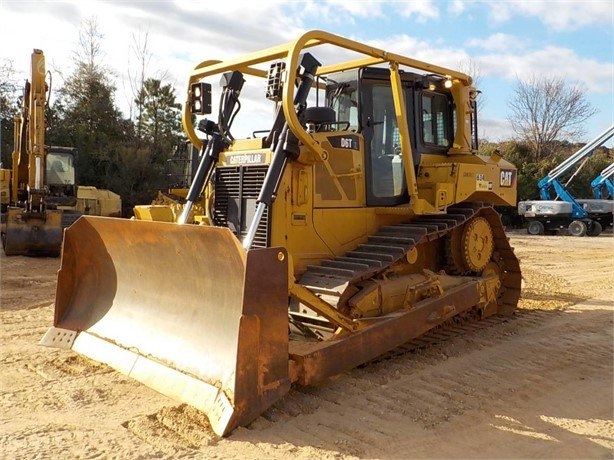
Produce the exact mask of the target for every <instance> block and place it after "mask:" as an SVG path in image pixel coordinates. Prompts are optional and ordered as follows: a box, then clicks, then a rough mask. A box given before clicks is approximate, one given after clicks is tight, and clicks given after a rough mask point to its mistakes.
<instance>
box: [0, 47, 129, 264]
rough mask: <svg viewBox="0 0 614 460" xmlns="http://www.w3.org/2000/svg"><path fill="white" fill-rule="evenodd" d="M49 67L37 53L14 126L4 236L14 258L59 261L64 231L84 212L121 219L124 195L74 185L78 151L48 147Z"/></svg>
mask: <svg viewBox="0 0 614 460" xmlns="http://www.w3.org/2000/svg"><path fill="white" fill-rule="evenodd" d="M45 69H46V67H45V56H44V54H43V52H42V51H41V50H37V49H35V50H34V51H33V53H32V57H31V70H32V72H31V79H30V80H28V81H26V84H25V87H24V95H23V101H22V107H21V110H20V112H19V113H18V114H17V115H16V117H15V122H14V142H13V146H14V148H13V154H12V169H11V170H2V182H1V184H2V189H1V190H2V228H1V230H0V233H1V237H2V245H3V248H4V252H5V253H6V255H9V256H11V255H27V256H54V257H57V256H58V255H59V254H60V251H61V247H62V234H63V231H64V228H66V227H68V226H70V225H71V224H72V223H73V222H74V221H75V220H76V219H78V218H79V216H81V215H82V214H92V215H101V216H115V217H120V216H121V199H120V197H119V195H117V194H115V193H113V192H111V191H109V190H101V189H96V188H95V187H91V186H80V187H77V186H76V185H75V168H74V149H72V148H69V147H55V146H49V145H46V144H45V129H46V125H45V108H46V104H47V91H48V87H47V84H46V82H45V77H46V70H45ZM5 195H6V196H5Z"/></svg>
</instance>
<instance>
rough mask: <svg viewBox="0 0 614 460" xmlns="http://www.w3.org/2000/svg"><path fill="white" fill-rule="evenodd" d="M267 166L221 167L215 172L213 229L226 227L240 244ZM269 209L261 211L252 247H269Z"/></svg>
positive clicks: (248, 223) (254, 208) (254, 206)
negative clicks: (214, 226)
mask: <svg viewBox="0 0 614 460" xmlns="http://www.w3.org/2000/svg"><path fill="white" fill-rule="evenodd" d="M267 170H268V166H267V165H259V166H225V167H218V168H217V169H216V172H215V209H214V211H213V219H214V221H215V225H218V226H222V227H228V228H230V229H231V230H232V232H233V233H234V234H235V235H237V237H238V238H239V239H240V240H242V239H243V237H244V236H245V234H246V233H247V229H248V228H249V226H250V224H251V222H252V219H253V217H254V213H255V211H256V199H257V198H258V194H259V193H260V189H261V188H262V184H263V182H264V177H265V176H266V172H267ZM269 222H270V219H269V209H266V210H265V211H264V214H263V216H262V220H261V221H260V224H259V225H258V230H257V231H256V237H255V238H254V243H253V244H252V247H256V248H266V247H268V246H269V230H270V225H269Z"/></svg>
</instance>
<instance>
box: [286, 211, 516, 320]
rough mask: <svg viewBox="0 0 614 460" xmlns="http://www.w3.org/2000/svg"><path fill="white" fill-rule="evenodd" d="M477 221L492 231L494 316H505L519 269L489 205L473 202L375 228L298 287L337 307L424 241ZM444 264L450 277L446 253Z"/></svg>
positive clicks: (313, 270) (305, 317)
mask: <svg viewBox="0 0 614 460" xmlns="http://www.w3.org/2000/svg"><path fill="white" fill-rule="evenodd" d="M478 217H481V218H484V219H486V221H487V222H488V224H490V228H491V229H492V241H493V246H494V247H493V251H492V256H491V261H493V262H495V263H496V265H497V267H498V271H499V273H500V280H501V288H500V290H499V294H498V300H497V303H498V308H497V311H496V313H499V314H511V313H512V312H513V311H514V310H515V308H516V304H517V302H518V299H519V297H520V287H521V286H520V283H521V274H520V266H519V263H518V260H517V258H516V256H515V255H514V252H513V249H512V248H511V246H510V244H509V241H508V238H507V236H506V235H505V231H504V228H503V225H502V223H501V219H500V217H499V215H498V213H497V212H496V211H495V210H494V209H493V207H492V206H490V205H486V204H483V203H479V202H475V203H474V202H471V203H461V204H457V205H454V206H450V207H449V208H448V212H447V213H446V214H437V215H425V216H420V217H418V218H415V219H413V220H411V221H410V222H409V223H404V224H397V225H389V226H384V227H381V228H380V229H379V231H378V232H377V233H376V234H375V235H373V236H370V237H369V238H368V241H367V242H366V243H364V244H359V245H358V246H357V247H356V249H354V250H352V251H349V252H348V253H346V254H344V255H343V256H339V257H336V258H334V259H332V260H325V261H323V262H322V264H321V265H311V266H308V267H307V271H306V272H305V273H304V274H303V276H302V277H301V279H300V281H299V284H301V285H303V286H304V287H306V288H307V289H309V290H310V291H311V292H313V293H315V294H316V295H317V296H318V297H320V298H321V299H322V300H324V301H326V302H327V303H329V304H330V305H331V306H332V307H334V308H339V306H340V305H341V304H342V303H343V301H344V299H346V298H347V297H348V295H351V293H353V292H356V285H357V283H360V282H362V281H365V280H367V279H374V278H378V277H381V276H382V275H383V274H385V273H386V271H387V270H389V269H390V268H391V267H392V266H393V265H394V264H395V263H397V262H399V261H401V260H402V259H403V258H408V257H410V253H411V251H412V250H414V248H417V247H418V246H419V245H421V244H423V243H426V242H429V241H433V240H436V239H441V238H446V237H448V236H450V237H451V236H452V232H454V231H455V230H457V229H460V228H462V227H463V226H464V225H465V224H467V223H469V222H471V221H474V220H475V219H476V218H478ZM447 259H448V260H447V262H446V263H447V265H448V266H449V267H450V272H452V273H458V272H459V271H461V270H459V269H458V268H457V267H454V261H453V259H454V257H452V254H450V253H448V254H447ZM465 271H466V270H465ZM466 272H467V271H466ZM467 273H469V272H467ZM492 313H495V312H491V313H490V314H492ZM291 315H292V316H293V317H294V318H295V319H298V320H299V321H305V322H307V323H312V324H320V325H322V326H325V325H326V320H323V319H322V320H320V321H318V320H317V319H315V318H314V317H313V316H312V317H309V315H301V314H300V313H291Z"/></svg>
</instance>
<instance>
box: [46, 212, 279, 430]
mask: <svg viewBox="0 0 614 460" xmlns="http://www.w3.org/2000/svg"><path fill="white" fill-rule="evenodd" d="M287 259H288V257H287V253H286V251H285V249H283V248H267V249H255V250H250V251H245V249H243V247H242V246H241V244H240V242H239V241H238V240H237V238H236V237H235V236H234V235H233V234H232V232H231V231H230V230H229V229H228V228H216V227H206V226H196V225H178V224H175V223H167V222H151V221H139V220H124V219H114V218H104V217H92V216H83V217H81V218H80V219H79V220H77V222H75V223H74V224H73V225H72V226H71V227H70V228H68V229H66V231H65V235H64V245H63V248H62V260H61V266H60V270H59V272H58V284H57V292H56V303H55V317H54V327H52V328H51V329H50V330H49V331H48V332H47V334H45V336H44V337H43V339H42V340H41V343H42V344H43V345H48V346H56V347H60V348H72V349H73V350H74V351H76V352H77V353H80V354H82V355H85V356H88V357H90V358H92V359H94V360H96V361H99V362H103V363H106V364H109V365H110V366H112V367H114V368H115V369H117V370H119V371H120V372H122V373H124V374H126V375H128V376H131V377H133V378H135V379H137V380H139V381H141V382H143V383H144V384H146V385H147V386H150V387H152V388H153V389H155V390H157V391H159V392H160V393H163V394H166V395H167V396H170V397H172V398H174V399H176V400H178V401H181V402H184V403H187V404H189V405H191V406H193V407H195V408H197V409H199V410H201V411H203V412H205V413H206V414H207V415H208V416H209V419H210V422H211V426H212V428H213V430H214V431H215V432H216V433H217V434H219V435H221V436H223V435H225V434H228V433H229V432H230V431H231V430H232V429H233V428H235V427H237V426H239V425H245V424H247V423H249V422H251V421H252V420H254V419H255V418H256V417H258V416H259V415H260V414H261V413H262V412H263V411H264V410H265V409H266V408H267V407H269V406H270V405H271V404H272V403H274V402H275V401H277V400H278V399H279V398H280V397H281V396H283V395H284V394H285V393H286V392H287V391H288V389H289V388H290V380H289V376H288V265H287V264H288V261H287Z"/></svg>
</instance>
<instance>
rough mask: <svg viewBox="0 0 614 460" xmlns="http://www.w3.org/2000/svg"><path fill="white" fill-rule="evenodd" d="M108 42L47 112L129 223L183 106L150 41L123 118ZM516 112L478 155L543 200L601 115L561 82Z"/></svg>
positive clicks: (160, 166) (537, 86)
mask: <svg viewBox="0 0 614 460" xmlns="http://www.w3.org/2000/svg"><path fill="white" fill-rule="evenodd" d="M102 38H103V36H102V34H101V33H100V31H99V28H98V25H97V23H96V20H95V18H91V19H88V20H87V21H85V22H84V24H83V25H82V26H81V29H80V31H79V41H78V45H77V48H76V50H75V51H74V53H73V57H74V59H73V61H74V70H73V72H72V73H71V74H70V75H68V76H67V77H66V78H65V79H64V84H63V86H62V87H61V88H59V89H57V90H55V92H56V93H57V94H56V97H55V99H54V102H53V103H52V104H51V105H50V106H49V107H48V109H47V111H46V118H47V133H46V143H47V144H48V145H57V146H69V147H74V148H76V149H77V152H78V153H77V158H76V172H77V183H78V184H81V185H93V186H95V187H98V188H103V189H110V190H112V191H114V192H115V193H118V194H119V195H120V196H121V197H122V202H123V207H124V215H125V216H129V215H131V213H132V208H133V206H134V205H136V204H148V203H151V201H152V199H153V198H154V197H155V196H156V194H157V191H159V190H164V189H165V188H167V185H168V184H167V164H168V161H167V160H168V159H169V158H170V157H171V156H172V155H173V152H174V151H175V149H176V147H177V146H178V145H179V144H180V142H181V141H182V140H183V133H182V128H181V114H180V109H181V106H180V104H179V103H178V102H177V100H176V92H175V88H174V87H173V85H172V84H170V83H165V82H164V75H162V76H158V77H152V76H149V75H147V66H148V63H149V61H150V59H151V53H150V52H149V50H148V45H147V34H144V35H139V36H133V44H132V50H133V55H134V56H135V58H136V62H137V66H136V69H135V70H133V71H130V69H129V73H130V84H131V89H132V96H133V100H132V103H131V110H130V112H131V113H130V114H129V115H128V116H127V117H126V116H124V115H123V114H122V113H121V111H120V110H119V109H118V108H117V106H116V103H115V95H116V87H115V84H114V74H113V71H112V70H111V69H110V68H109V67H107V66H106V65H105V64H104V62H103V59H102V56H103V52H102V49H101V43H102ZM474 71H476V72H478V70H476V69H474ZM14 74H15V70H14V69H13V67H12V63H11V62H8V61H4V62H0V129H1V132H0V150H1V156H2V158H1V159H2V163H3V165H4V167H5V168H6V167H10V166H9V165H10V164H11V152H12V150H13V118H14V114H15V112H16V111H17V110H18V109H19V102H18V101H17V98H16V95H17V94H19V92H20V91H22V89H23V86H22V85H19V84H17V82H15V80H14V78H13V75H14ZM476 77H477V76H476ZM476 77H474V80H478V79H479V77H477V78H476ZM508 105H509V108H510V117H509V118H508V121H509V123H510V126H511V127H512V129H513V130H514V132H515V134H516V137H515V139H510V140H507V141H502V142H496V143H494V142H487V141H482V142H481V143H480V146H479V147H480V148H479V150H480V152H479V153H481V154H485V155H489V154H491V153H497V154H499V155H501V156H502V157H503V158H505V159H507V160H509V161H511V162H512V163H513V164H515V165H516V166H517V168H518V199H519V200H526V199H538V198H539V193H538V190H537V181H538V180H539V179H541V178H542V177H544V176H545V175H546V174H547V173H548V171H550V170H552V169H553V168H554V167H555V166H556V165H558V164H560V163H561V162H562V161H563V160H564V159H566V158H568V157H569V156H570V155H571V154H573V153H574V152H575V151H577V150H578V149H579V148H580V147H581V146H582V144H579V143H575V142H572V141H570V140H569V139H577V138H578V137H579V136H581V135H582V134H583V131H582V128H583V126H584V125H585V124H586V122H587V120H588V119H589V118H590V117H591V116H592V115H594V113H595V109H594V108H593V107H591V105H590V104H589V103H588V101H587V99H586V96H585V93H584V90H583V88H582V87H581V86H578V85H573V84H569V83H567V82H565V81H564V80H563V79H560V78H545V79H544V78H541V79H539V78H537V77H533V78H530V79H528V80H526V81H521V80H518V81H517V82H516V86H515V89H514V95H513V97H512V99H511V100H510V102H509V104H508ZM612 161H614V152H613V151H612V150H611V149H608V148H605V147H600V148H598V149H596V150H595V152H594V153H593V155H592V158H591V161H589V162H587V163H586V165H584V167H583V168H582V170H581V171H580V172H579V173H578V175H577V177H575V179H574V181H573V182H572V183H571V184H570V185H569V188H570V191H571V193H572V195H573V196H576V197H582V198H587V197H591V190H590V182H591V180H592V179H593V178H594V177H595V176H596V175H598V174H599V172H600V171H601V170H603V169H604V168H605V167H606V166H607V165H609V164H611V163H612Z"/></svg>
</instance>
